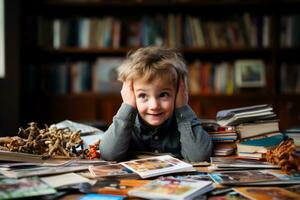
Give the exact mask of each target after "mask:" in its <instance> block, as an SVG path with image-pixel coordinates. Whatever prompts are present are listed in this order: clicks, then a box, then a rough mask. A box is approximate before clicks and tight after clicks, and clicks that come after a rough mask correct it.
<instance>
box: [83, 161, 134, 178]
mask: <svg viewBox="0 0 300 200" xmlns="http://www.w3.org/2000/svg"><path fill="white" fill-rule="evenodd" d="M88 169H89V171H90V173H91V174H92V176H93V177H94V178H100V177H101V178H108V177H110V178H112V177H115V178H116V177H118V178H129V177H134V178H136V177H138V175H137V174H136V173H134V172H133V171H132V170H130V169H129V168H126V167H125V166H123V165H121V164H111V165H103V166H93V165H91V166H89V168H88Z"/></svg>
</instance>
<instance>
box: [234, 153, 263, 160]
mask: <svg viewBox="0 0 300 200" xmlns="http://www.w3.org/2000/svg"><path fill="white" fill-rule="evenodd" d="M237 155H238V156H239V157H241V158H248V159H265V157H266V153H248V152H237Z"/></svg>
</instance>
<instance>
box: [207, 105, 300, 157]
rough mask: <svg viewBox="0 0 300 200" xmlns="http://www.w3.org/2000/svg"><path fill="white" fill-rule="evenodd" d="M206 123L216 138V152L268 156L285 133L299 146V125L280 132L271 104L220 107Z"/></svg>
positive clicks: (240, 155)
mask: <svg viewBox="0 0 300 200" xmlns="http://www.w3.org/2000/svg"><path fill="white" fill-rule="evenodd" d="M203 124H204V128H205V129H206V130H207V131H208V133H209V134H210V136H211V138H212V140H213V143H214V155H215V156H228V155H237V156H238V157H241V158H248V159H265V157H266V153H267V152H268V151H269V150H272V149H274V148H276V147H277V146H278V145H279V144H280V143H281V142H282V141H284V139H285V137H286V136H288V137H291V138H293V139H294V143H295V145H296V148H297V150H298V151H299V150H300V145H299V139H300V137H299V135H298V137H297V132H295V130H298V133H300V131H299V129H292V130H294V131H288V132H281V131H280V130H279V120H278V118H277V115H276V113H275V112H274V109H273V107H272V106H271V105H268V104H261V105H254V106H248V107H241V108H234V109H228V110H221V111H219V112H218V113H217V116H216V120H210V121H209V120H208V121H204V122H203Z"/></svg>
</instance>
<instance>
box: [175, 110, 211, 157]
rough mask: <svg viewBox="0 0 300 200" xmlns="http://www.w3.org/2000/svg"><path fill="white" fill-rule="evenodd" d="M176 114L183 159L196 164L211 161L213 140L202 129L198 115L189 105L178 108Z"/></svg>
mask: <svg viewBox="0 0 300 200" xmlns="http://www.w3.org/2000/svg"><path fill="white" fill-rule="evenodd" d="M175 112H176V120H177V124H178V130H179V132H180V143H181V155H182V156H183V158H184V159H186V160H188V161H195V162H197V161H204V160H209V157H210V156H211V153H212V147H213V145H212V140H211V138H210V136H209V135H208V133H207V132H206V131H205V130H204V129H203V128H202V126H201V124H200V121H199V120H198V119H197V116H196V114H195V113H194V112H193V110H192V109H191V108H190V106H188V105H186V106H183V107H181V108H177V109H176V111H175Z"/></svg>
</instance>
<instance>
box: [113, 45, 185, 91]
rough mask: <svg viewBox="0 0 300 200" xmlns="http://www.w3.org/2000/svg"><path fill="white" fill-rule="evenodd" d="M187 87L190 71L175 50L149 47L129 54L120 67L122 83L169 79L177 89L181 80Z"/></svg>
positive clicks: (119, 72)
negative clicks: (141, 79)
mask: <svg viewBox="0 0 300 200" xmlns="http://www.w3.org/2000/svg"><path fill="white" fill-rule="evenodd" d="M180 77H181V78H182V79H183V80H184V81H185V85H186V87H187V77H188V70H187V66H186V64H185V62H184V60H183V58H182V55H181V54H180V53H179V52H178V51H177V50H175V49H170V48H164V47H158V46H149V47H144V48H140V49H137V50H136V51H134V52H129V53H128V54H127V58H126V59H125V61H124V62H123V63H122V64H121V65H120V66H119V67H118V79H119V80H120V81H122V82H125V81H127V80H136V79H139V78H143V79H145V80H146V81H148V82H151V81H152V80H153V79H156V78H160V79H162V80H165V79H166V78H169V79H170V80H171V81H172V82H173V83H174V86H175V88H176V87H177V85H178V80H179V78H180Z"/></svg>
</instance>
